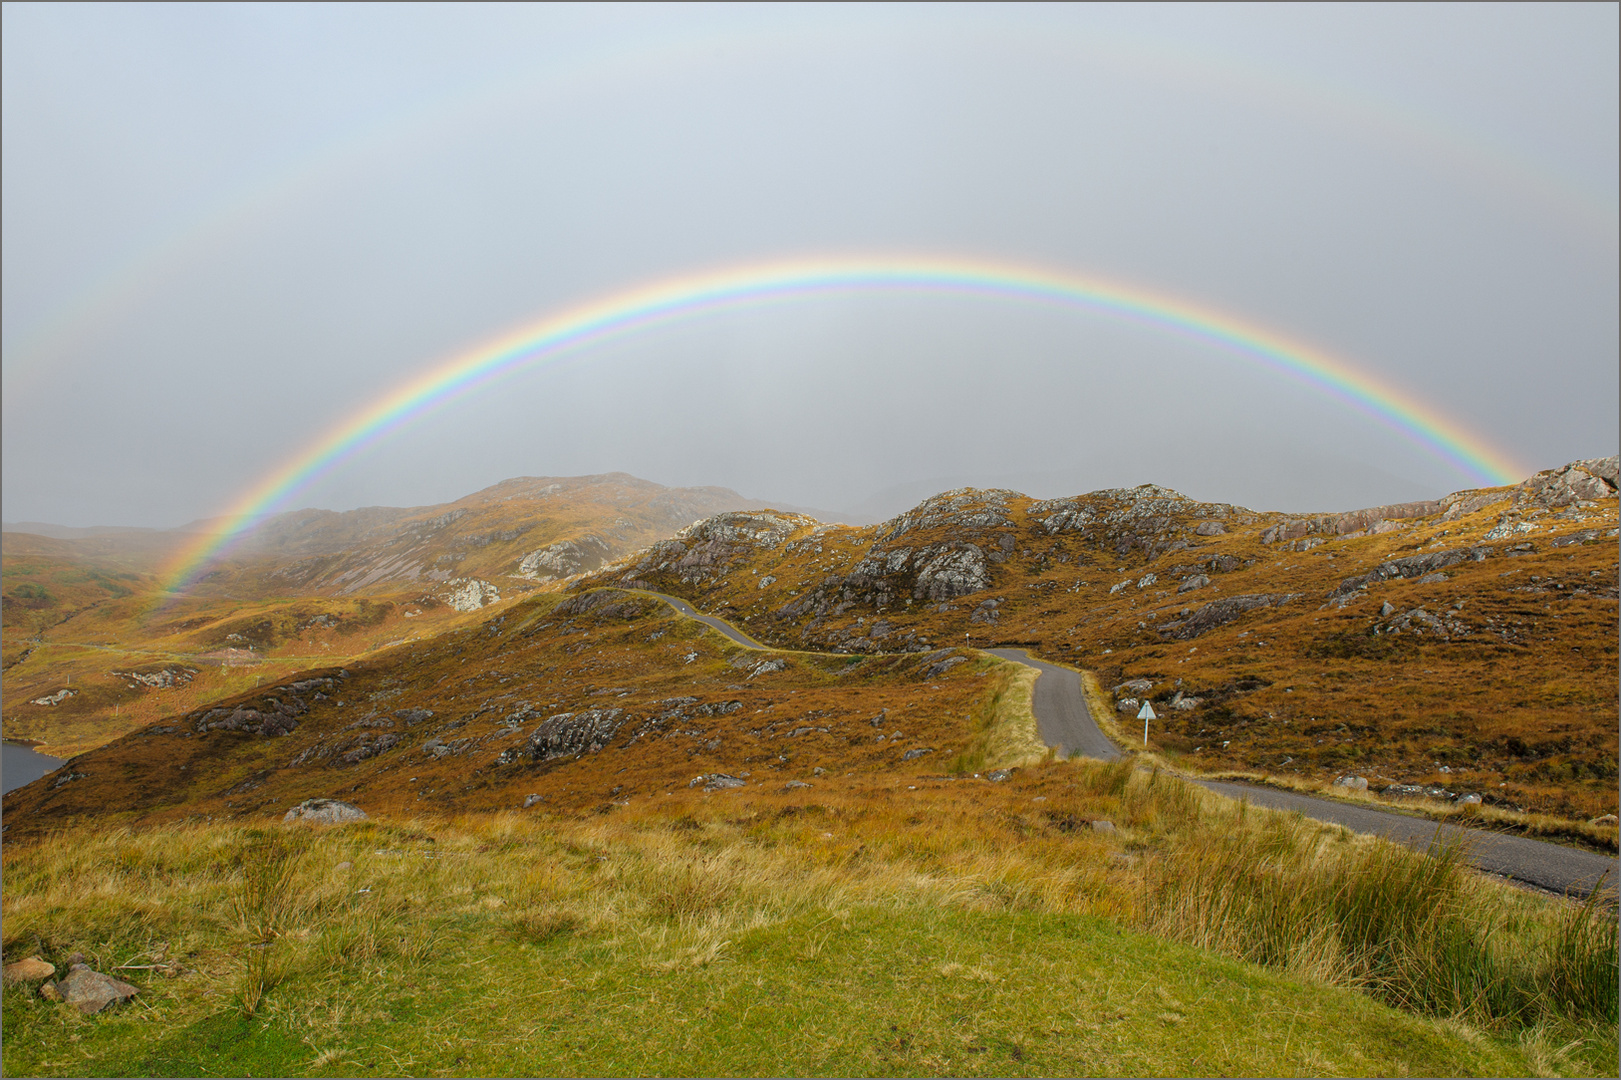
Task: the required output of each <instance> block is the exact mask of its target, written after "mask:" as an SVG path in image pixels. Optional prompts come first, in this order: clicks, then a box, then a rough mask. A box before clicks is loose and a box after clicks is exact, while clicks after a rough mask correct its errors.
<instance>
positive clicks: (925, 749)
mask: <svg viewBox="0 0 1621 1080" xmlns="http://www.w3.org/2000/svg"><path fill="white" fill-rule="evenodd" d="M932 753H934V747H932V746H920V747H918V748H917V749H915V750H908V751H906V753H904V754H902V755H901V760H902V761H913V760H915V759H917V758H920V757H922V756H923V755H924V754H932Z"/></svg>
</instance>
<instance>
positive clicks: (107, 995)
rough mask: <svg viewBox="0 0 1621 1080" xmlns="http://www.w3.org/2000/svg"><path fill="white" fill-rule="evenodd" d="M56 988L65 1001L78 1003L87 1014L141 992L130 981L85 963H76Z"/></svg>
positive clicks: (71, 1003)
mask: <svg viewBox="0 0 1621 1080" xmlns="http://www.w3.org/2000/svg"><path fill="white" fill-rule="evenodd" d="M56 989H57V992H58V993H60V994H61V995H62V1000H63V1001H65V1002H67V1003H68V1004H69V1005H77V1006H78V1007H79V1011H80V1012H82V1013H84V1014H85V1015H86V1016H89V1015H91V1014H93V1013H98V1012H100V1011H101V1010H103V1009H105V1008H106V1007H107V1006H109V1005H113V1004H116V1003H118V1002H120V1001H128V1000H129V999H130V998H132V997H134V996H135V995H136V994H138V993H140V991H139V990H137V989H136V988H135V987H133V986H131V985H130V984H129V983H127V982H120V981H119V980H118V979H115V978H113V977H112V976H110V975H103V974H102V973H101V972H99V971H94V970H92V969H91V968H90V967H89V966H87V965H85V964H74V965H73V967H72V969H71V970H69V971H68V974H67V978H65V979H63V980H62V981H61V982H59V983H57V984H56Z"/></svg>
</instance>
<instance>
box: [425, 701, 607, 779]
mask: <svg viewBox="0 0 1621 1080" xmlns="http://www.w3.org/2000/svg"><path fill="white" fill-rule="evenodd" d="M624 723H625V710H623V709H608V708H598V709H581V710H580V711H579V712H570V713H558V714H556V715H555V716H549V717H547V718H546V719H545V720H542V721H541V722H540V726H539V727H537V728H536V729H535V731H534V734H532V735H530V736H529V738H528V739H527V740H526V741H525V742H524V744H523V745H522V746H514V747H512V748H510V749H508V750H504V751H502V753H501V756H500V757H498V758H496V759H495V761H496V764H497V765H509V764H511V763H512V762H514V761H518V760H520V759H521V758H525V757H527V758H528V759H529V760H531V761H535V762H542V761H553V760H555V759H557V758H562V757H573V756H574V755H576V754H584V753H588V752H594V751H597V750H601V749H602V748H603V747H604V746H606V745H608V743H609V741H610V740H612V739H613V737H614V735H615V734H616V733H617V732H618V731H619V729H620V728H621V727H622V726H623V725H624ZM424 749H427V747H424Z"/></svg>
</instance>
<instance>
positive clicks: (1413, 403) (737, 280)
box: [167, 256, 1525, 592]
mask: <svg viewBox="0 0 1621 1080" xmlns="http://www.w3.org/2000/svg"><path fill="white" fill-rule="evenodd" d="M873 290H895V291H911V292H916V291H926V292H936V293H939V292H944V293H961V294H973V295H978V296H989V297H1003V298H1009V299H1016V300H1023V301H1027V302H1029V301H1034V302H1039V303H1049V304H1057V305H1061V306H1069V307H1081V308H1087V309H1090V310H1094V311H1103V312H1106V313H1109V314H1113V315H1117V316H1121V317H1124V318H1128V319H1132V320H1135V321H1138V322H1142V323H1146V324H1149V325H1152V326H1156V327H1159V328H1162V329H1166V330H1170V331H1173V332H1177V333H1180V334H1182V335H1185V336H1188V337H1191V338H1194V339H1196V340H1200V341H1203V342H1206V343H1209V344H1212V345H1215V346H1217V347H1218V348H1221V349H1224V350H1226V351H1228V352H1231V353H1234V354H1236V355H1238V356H1240V357H1242V358H1244V359H1246V360H1249V361H1251V362H1254V363H1256V364H1258V365H1260V366H1262V367H1264V368H1267V369H1270V370H1272V371H1274V372H1277V373H1279V374H1282V375H1284V376H1286V377H1290V378H1293V379H1296V380H1299V381H1301V382H1304V383H1305V384H1307V385H1309V386H1311V387H1313V388H1314V389H1316V390H1318V391H1320V392H1322V393H1325V394H1327V395H1329V396H1331V397H1333V398H1335V399H1337V400H1339V401H1340V402H1342V403H1343V404H1345V405H1347V406H1349V407H1351V408H1354V409H1356V410H1359V411H1361V412H1362V413H1364V414H1366V415H1368V416H1370V417H1372V418H1373V419H1374V420H1376V421H1378V422H1380V423H1382V424H1384V425H1386V426H1388V427H1390V428H1392V429H1394V430H1396V431H1398V432H1400V433H1401V434H1403V435H1404V436H1406V437H1407V438H1408V439H1410V440H1411V441H1413V442H1414V443H1417V444H1418V445H1419V446H1421V447H1423V448H1424V449H1426V450H1427V451H1429V452H1431V453H1433V454H1435V455H1437V456H1438V457H1440V458H1442V459H1444V460H1446V461H1448V462H1449V463H1451V464H1452V465H1454V466H1456V467H1458V468H1460V469H1462V470H1463V471H1464V472H1465V473H1466V474H1468V475H1471V476H1474V477H1476V478H1478V479H1479V480H1480V481H1482V482H1483V483H1486V484H1488V485H1495V484H1506V483H1511V482H1513V481H1514V480H1516V479H1518V478H1519V477H1521V476H1523V475H1525V473H1524V471H1523V470H1522V469H1520V467H1519V466H1518V465H1517V464H1516V463H1515V462H1513V461H1512V460H1510V459H1509V458H1508V457H1507V456H1506V455H1504V454H1502V453H1501V452H1500V451H1498V450H1496V449H1494V448H1493V447H1491V446H1489V445H1487V444H1486V443H1485V442H1484V441H1483V440H1481V439H1480V438H1478V437H1477V436H1475V435H1473V434H1471V433H1470V432H1468V431H1466V430H1465V429H1464V428H1463V427H1462V426H1461V425H1459V424H1458V423H1457V422H1456V421H1453V420H1451V419H1449V418H1448V417H1446V416H1444V415H1442V414H1441V413H1440V412H1439V411H1438V410H1436V409H1434V408H1432V407H1431V406H1429V405H1427V404H1425V403H1424V402H1421V401H1419V400H1417V399H1416V398H1414V397H1413V396H1411V395H1410V394H1407V393H1404V392H1403V391H1401V390H1399V389H1397V388H1396V387H1394V386H1392V385H1390V384H1388V383H1386V382H1383V381H1382V380H1380V379H1378V378H1377V377H1375V376H1373V375H1370V374H1368V373H1367V372H1365V371H1359V370H1357V369H1355V368H1353V367H1352V366H1351V365H1350V364H1348V363H1347V362H1345V361H1343V360H1340V359H1337V358H1335V357H1333V356H1330V355H1329V354H1328V353H1326V352H1323V351H1322V350H1320V349H1316V348H1314V347H1312V346H1309V345H1306V344H1304V343H1302V342H1299V341H1295V340H1291V339H1290V338H1288V337H1286V336H1284V335H1282V334H1280V333H1277V332H1275V331H1272V330H1269V329H1266V328H1264V327H1261V326H1258V325H1256V324H1254V323H1252V322H1247V321H1245V320H1242V319H1240V318H1238V317H1236V316H1233V315H1231V314H1228V313H1225V312H1221V311H1217V310H1215V309H1213V308H1209V307H1205V306H1202V305H1199V304H1196V303H1193V302H1190V301H1187V300H1183V299H1179V298H1176V297H1172V296H1169V295H1166V294H1164V293H1160V292H1151V291H1148V290H1145V289H1141V288H1136V287H1130V286H1125V285H1121V284H1117V283H1112V282H1106V281H1101V280H1098V279H1095V278H1088V277H1082V276H1079V275H1075V274H1070V273H1065V272H1063V271H1058V270H1052V269H1044V268H1041V267H1034V266H1027V265H1019V264H1014V263H1003V262H993V261H986V260H979V259H974V260H968V259H954V258H933V257H911V256H887V257H886V256H872V257H844V258H812V259H797V260H788V261H781V262H766V263H753V264H749V265H744V266H738V267H732V268H727V269H722V270H717V271H713V272H709V273H701V274H691V275H684V276H680V277H675V278H671V279H668V280H663V281H656V282H653V283H651V284H648V285H643V286H640V287H637V288H633V289H629V290H626V291H624V292H618V293H614V294H612V295H609V296H606V297H602V298H600V299H596V300H592V301H588V302H586V303H583V304H580V305H578V306H575V307H572V308H569V309H568V310H565V311H562V312H558V313H555V314H552V315H548V316H546V317H544V318H542V319H540V320H539V321H536V322H532V323H529V324H527V325H525V326H522V327H519V328H518V329H516V330H514V331H512V332H510V333H507V334H505V335H503V336H501V337H498V338H496V339H494V340H492V341H489V342H486V343H484V344H482V345H478V346H476V347H474V348H472V349H470V350H468V351H466V352H463V353H461V354H459V355H456V356H453V357H451V358H450V359H448V360H446V361H443V362H442V363H440V364H438V365H437V366H435V367H433V368H431V369H430V370H428V371H426V372H425V373H423V374H421V375H419V376H417V377H416V378H413V379H410V380H409V381H407V382H405V383H402V384H401V385H399V386H397V387H396V388H394V389H393V390H391V391H390V392H388V393H387V394H385V395H384V396H382V397H380V398H378V399H377V400H375V401H373V402H372V403H371V404H369V405H367V406H365V407H364V408H362V409H361V410H359V411H358V412H356V413H355V414H353V415H352V416H350V417H349V418H348V419H346V420H344V421H342V422H341V423H339V424H338V425H336V426H335V427H334V428H333V429H332V430H330V431H329V432H328V433H327V434H326V435H325V436H323V437H322V438H320V439H318V440H317V441H315V442H314V443H312V444H310V445H309V446H307V447H305V448H304V449H303V450H302V451H300V452H299V453H298V454H297V455H296V456H295V457H293V458H292V459H291V460H290V461H288V462H286V463H285V464H283V465H282V466H280V467H279V468H277V469H276V470H275V471H273V472H271V473H270V474H268V475H267V476H265V477H264V478H263V479H262V480H260V481H259V483H258V484H256V485H255V486H254V487H253V488H252V489H250V490H249V491H248V492H246V493H245V494H244V495H243V496H242V497H241V498H240V499H239V500H238V501H237V503H236V504H235V505H234V506H232V507H231V509H230V510H229V511H228V513H227V514H226V515H225V517H224V519H223V521H222V525H221V528H220V529H219V530H218V531H216V532H212V533H208V534H205V535H203V536H202V537H201V538H200V539H199V540H197V541H196V542H195V543H194V544H192V545H191V546H190V547H189V548H188V549H187V550H186V551H184V552H183V553H182V554H181V555H180V557H179V558H178V559H177V561H176V563H175V564H174V566H173V567H172V568H171V570H170V572H169V574H168V576H167V579H168V581H169V590H170V591H171V592H178V591H181V590H183V589H184V588H185V587H187V586H188V585H190V584H191V583H193V582H195V581H196V580H197V578H198V576H199V575H200V574H201V573H202V571H203V570H204V568H205V567H206V566H207V565H208V563H209V562H210V561H211V560H213V559H215V558H217V557H219V556H220V555H222V554H224V553H225V552H226V550H227V549H228V548H229V546H230V545H231V542H232V540H233V539H235V538H237V537H239V536H240V535H241V534H242V533H243V531H244V530H245V529H247V528H248V527H249V526H251V525H252V524H253V522H254V521H255V520H256V519H258V518H260V517H261V516H262V515H264V514H267V513H269V512H271V511H272V510H274V509H275V508H277V507H278V506H281V505H282V504H284V503H285V502H286V501H287V500H289V499H290V498H292V497H293V496H294V495H296V494H297V493H298V492H299V491H301V490H303V489H304V488H305V487H307V486H308V485H309V484H310V483H311V482H313V481H314V480H315V479H316V478H317V477H319V476H321V475H322V474H324V473H326V472H327V471H328V470H330V469H332V468H333V467H334V466H336V465H337V464H339V463H340V462H342V461H344V460H345V459H347V458H348V457H349V456H350V455H352V454H354V453H355V452H356V451H358V450H360V449H361V448H363V447H365V446H367V445H369V444H371V443H374V442H376V441H377V440H378V439H381V438H382V437H384V436H385V435H387V434H389V433H390V432H392V431H394V430H396V429H398V428H400V427H401V426H402V425H405V424H408V423H410V422H412V421H413V420H416V419H418V418H420V417H422V416H423V415H425V414H427V413H428V412H430V411H431V410H433V409H436V408H441V407H443V406H445V405H447V404H449V403H450V402H453V401H455V400H457V399H459V398H461V397H464V396H466V395H468V394H472V393H475V392H476V391H478V390H479V389H481V388H483V387H485V386H487V385H489V383H490V382H491V381H493V380H495V379H497V378H499V377H501V376H503V375H507V374H510V373H512V372H514V371H516V370H518V369H520V368H522V367H525V366H527V365H530V364H538V363H542V362H545V361H548V360H554V359H556V358H558V357H559V356H561V355H562V354H564V353H565V352H567V351H570V350H575V349H578V348H581V347H583V346H587V345H591V344H594V343H596V342H600V341H602V340H603V339H605V338H607V337H610V336H613V335H618V334H624V333H629V332H632V331H635V330H639V329H643V328H646V327H649V326H654V325H657V324H661V323H667V322H671V321H674V320H677V319H685V318H691V317H693V316H695V315H699V314H702V313H705V312H712V311H716V310H719V309H724V308H732V307H737V306H739V305H744V304H751V303H760V302H769V301H772V300H778V299H787V298H792V297H800V296H805V295H808V294H816V293H828V292H847V291H873Z"/></svg>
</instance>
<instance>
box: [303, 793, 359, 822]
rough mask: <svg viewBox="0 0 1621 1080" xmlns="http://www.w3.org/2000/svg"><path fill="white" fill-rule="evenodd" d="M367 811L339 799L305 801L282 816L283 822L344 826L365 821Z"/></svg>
mask: <svg viewBox="0 0 1621 1080" xmlns="http://www.w3.org/2000/svg"><path fill="white" fill-rule="evenodd" d="M366 817H367V814H366V811H364V810H362V809H361V808H360V807H358V806H354V805H352V804H350V803H346V802H340V801H338V800H337V799H305V800H304V801H303V802H301V803H299V804H298V805H297V806H295V807H293V808H292V809H291V810H289V811H287V813H286V814H285V815H283V816H282V821H303V822H308V823H309V824H311V825H342V824H344V823H346V822H350V821H365V820H366Z"/></svg>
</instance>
